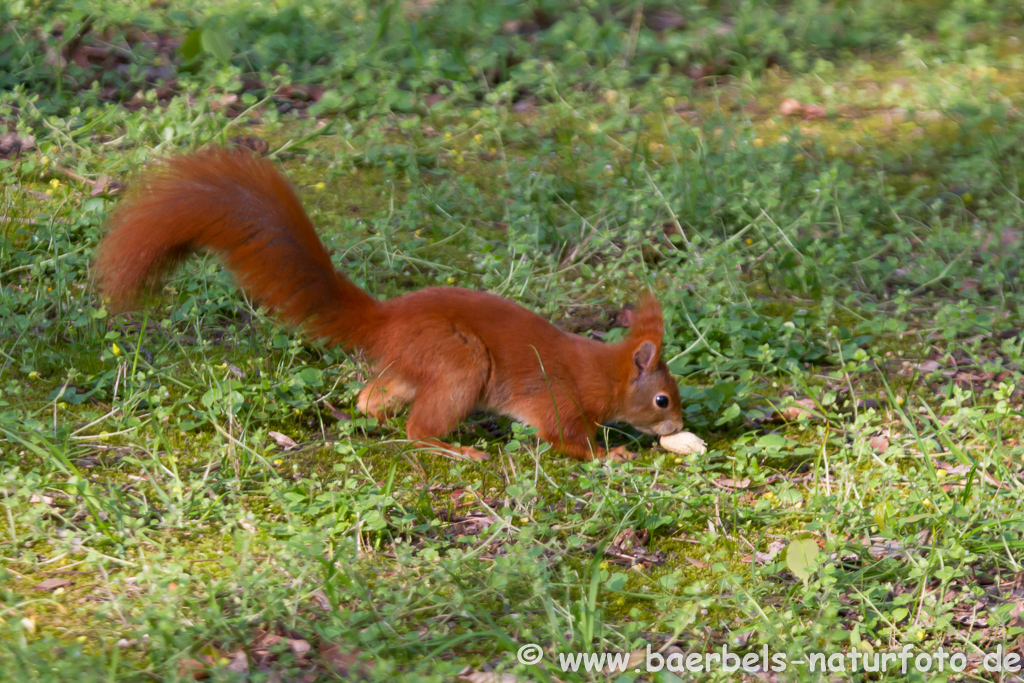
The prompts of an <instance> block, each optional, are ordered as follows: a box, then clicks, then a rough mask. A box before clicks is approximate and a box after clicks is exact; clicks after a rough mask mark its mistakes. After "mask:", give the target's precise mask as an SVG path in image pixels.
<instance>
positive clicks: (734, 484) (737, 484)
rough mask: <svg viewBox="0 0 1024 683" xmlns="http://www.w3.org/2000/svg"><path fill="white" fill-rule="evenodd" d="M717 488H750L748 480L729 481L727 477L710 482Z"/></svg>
mask: <svg viewBox="0 0 1024 683" xmlns="http://www.w3.org/2000/svg"><path fill="white" fill-rule="evenodd" d="M711 483H712V484H714V485H715V486H717V487H718V488H722V489H731V490H739V489H745V488H749V487H750V479H729V478H728V477H719V478H718V479H714V480H712V482H711Z"/></svg>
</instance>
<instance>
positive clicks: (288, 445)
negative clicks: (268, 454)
mask: <svg viewBox="0 0 1024 683" xmlns="http://www.w3.org/2000/svg"><path fill="white" fill-rule="evenodd" d="M268 436H270V438H271V439H273V440H274V443H276V444H277V445H278V446H280V447H281V448H283V449H285V450H286V451H288V450H291V449H293V448H298V447H299V444H297V443H295V441H294V439H292V438H291V437H290V436H286V435H284V434H282V433H281V432H269V433H268Z"/></svg>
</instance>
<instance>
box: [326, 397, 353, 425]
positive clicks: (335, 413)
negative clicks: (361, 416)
mask: <svg viewBox="0 0 1024 683" xmlns="http://www.w3.org/2000/svg"><path fill="white" fill-rule="evenodd" d="M324 405H325V406H327V410H329V411H331V416H332V417H334V419H335V420H337V421H338V422H351V421H352V416H351V415H350V414H349V413H346V412H345V411H344V410H338V409H337V408H335V407H334V406H332V405H331V404H330V403H328V402H327V401H324Z"/></svg>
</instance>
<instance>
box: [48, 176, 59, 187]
mask: <svg viewBox="0 0 1024 683" xmlns="http://www.w3.org/2000/svg"><path fill="white" fill-rule="evenodd" d="M50 187H52V188H53V189H55V190H56V189H57V188H58V187H60V181H59V180H57V179H56V178H50Z"/></svg>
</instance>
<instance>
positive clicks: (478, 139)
mask: <svg viewBox="0 0 1024 683" xmlns="http://www.w3.org/2000/svg"><path fill="white" fill-rule="evenodd" d="M483 139H484V136H483V135H482V134H481V133H477V134H476V135H474V136H473V142H475V143H476V144H478V145H479V144H480V141H481V140H483Z"/></svg>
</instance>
